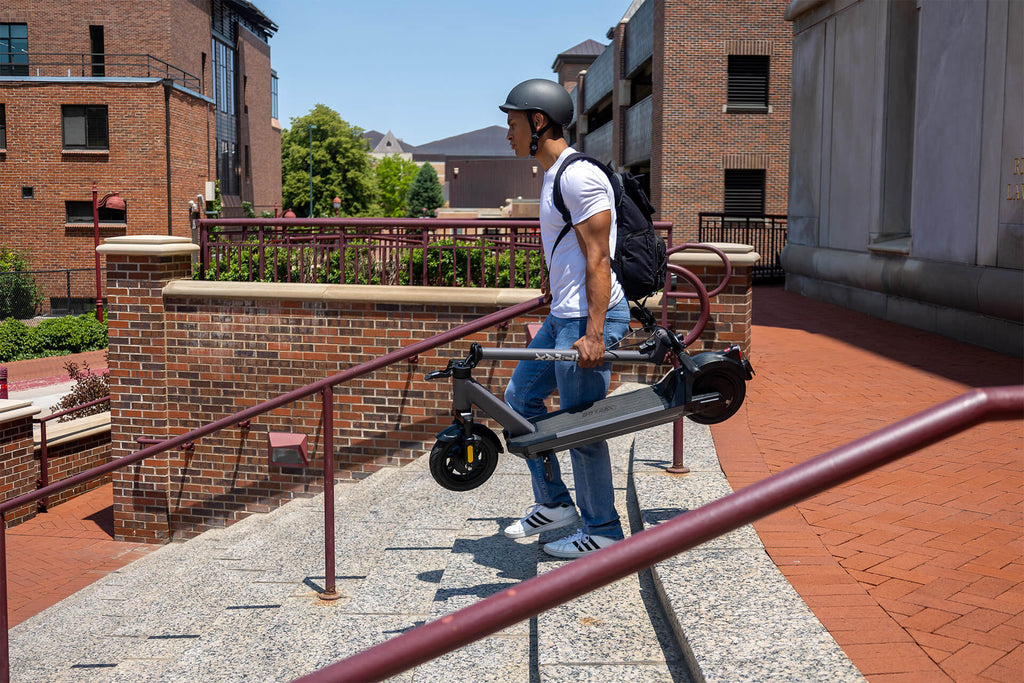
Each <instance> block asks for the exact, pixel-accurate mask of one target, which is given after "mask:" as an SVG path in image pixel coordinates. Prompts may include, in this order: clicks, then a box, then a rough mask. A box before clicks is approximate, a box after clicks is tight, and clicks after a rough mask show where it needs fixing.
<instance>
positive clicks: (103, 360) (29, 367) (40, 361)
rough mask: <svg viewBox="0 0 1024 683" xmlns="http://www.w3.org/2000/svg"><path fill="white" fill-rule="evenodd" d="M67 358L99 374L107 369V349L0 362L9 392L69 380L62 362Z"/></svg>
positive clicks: (65, 361)
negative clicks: (84, 364)
mask: <svg viewBox="0 0 1024 683" xmlns="http://www.w3.org/2000/svg"><path fill="white" fill-rule="evenodd" d="M69 360H73V361H75V362H76V363H78V365H79V366H81V365H83V363H87V364H88V365H89V369H90V370H91V371H92V372H94V373H96V374H99V373H101V372H103V371H104V370H106V369H107V351H106V349H101V350H99V351H89V352H86V353H79V354H75V355H73V356H50V357H48V358H33V359H32V360H19V361H16V362H14V363H0V365H2V366H3V367H5V368H7V385H8V386H7V388H8V391H10V392H15V391H25V390H28V389H35V388H36V387H41V386H48V385H50V384H61V383H63V382H68V381H70V380H69V379H68V373H67V370H65V369H64V364H65V363H67V362H68V361H69Z"/></svg>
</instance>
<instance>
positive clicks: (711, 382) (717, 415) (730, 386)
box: [687, 363, 747, 425]
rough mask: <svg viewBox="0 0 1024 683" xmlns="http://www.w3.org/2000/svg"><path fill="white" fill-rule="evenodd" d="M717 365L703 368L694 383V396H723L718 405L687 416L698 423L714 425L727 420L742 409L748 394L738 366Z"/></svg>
mask: <svg viewBox="0 0 1024 683" xmlns="http://www.w3.org/2000/svg"><path fill="white" fill-rule="evenodd" d="M717 365H718V366H717V367H710V368H707V369H703V368H702V371H703V372H702V374H700V375H698V376H697V379H696V381H694V383H693V395H694V396H699V395H700V394H710V393H718V394H719V395H720V396H721V397H722V400H721V402H720V403H718V404H717V405H716V406H714V407H712V408H708V409H706V410H703V411H701V412H699V413H693V414H691V415H688V416H687V417H689V418H690V419H691V420H693V421H694V422H696V423H698V424H702V425H714V424H718V423H720V422H725V421H726V420H728V419H729V418H730V417H732V416H733V415H735V414H736V411H737V410H739V409H740V406H741V405H743V398H744V397H745V396H746V394H747V385H746V383H745V382H744V381H743V377H742V376H741V375H740V373H739V371H738V370H736V368H734V367H732V366H729V365H726V364H724V363H720V364H717Z"/></svg>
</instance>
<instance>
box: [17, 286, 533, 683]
mask: <svg viewBox="0 0 1024 683" xmlns="http://www.w3.org/2000/svg"><path fill="white" fill-rule="evenodd" d="M546 303H547V298H546V297H537V298H534V299H530V300H528V301H525V302H523V303H521V304H517V305H515V306H510V307H508V308H505V309H502V310H499V311H495V312H494V313H491V314H488V315H485V316H481V317H480V318H477V319H476V320H473V321H471V322H468V323H465V324H463V325H459V326H458V327H454V328H452V329H450V330H448V331H447V332H442V333H440V334H437V335H434V336H433V337H429V338H427V339H424V340H422V341H419V342H416V343H414V344H410V345H409V346H406V347H404V348H400V349H396V350H395V351H392V352H390V353H387V354H385V355H383V356H381V357H379V358H377V359H375V360H372V361H367V362H365V363H361V364H359V365H356V366H353V367H351V368H348V369H346V370H344V371H342V372H339V373H337V374H334V375H331V376H330V377H327V378H324V379H322V380H319V381H317V382H314V383H312V384H308V385H306V386H304V387H300V388H298V389H295V390H293V391H290V392H288V393H286V394H282V395H280V396H277V397H276V398H272V399H270V400H268V401H264V402H263V403H260V404H258V405H255V406H252V407H251V408H246V409H245V410H241V411H239V412H237V413H235V414H233V415H228V416H227V417H224V418H221V419H219V420H216V421H214V422H211V423H209V424H207V425H204V426H202V427H199V428H197V429H193V430H192V431H190V432H186V433H184V434H181V435H179V436H175V437H172V438H170V439H166V440H163V441H160V442H159V443H156V444H153V445H151V446H148V447H146V448H143V449H142V450H140V451H137V452H135V453H132V454H131V455H126V456H124V457H121V458H118V459H117V460H112V461H110V462H108V463H106V464H104V465H100V466H98V467H94V468H92V469H90V470H87V471H85V472H82V473H80V474H76V475H74V476H71V477H68V478H67V479H64V480H63V481H60V482H57V483H54V484H49V485H47V486H44V487H42V488H40V489H38V490H36V491H33V492H31V493H25V494H22V495H20V496H16V497H14V498H11V499H10V500H6V501H4V502H3V503H0V683H9V682H10V664H9V662H10V658H9V656H8V652H9V640H8V628H9V626H8V617H7V609H8V607H7V602H8V600H7V547H6V543H7V541H6V536H7V534H6V515H7V513H8V512H10V511H12V510H15V509H17V508H19V507H21V506H23V505H27V504H29V503H33V502H37V501H39V500H43V499H45V498H46V497H47V496H51V495H54V494H56V493H60V492H61V491H64V490H67V489H69V488H73V487H75V486H78V485H80V484H84V483H86V482H88V481H92V480H93V479H97V478H99V477H102V476H104V475H106V474H109V473H112V472H115V471H117V470H120V469H124V468H125V467H128V466H129V465H133V464H135V463H137V462H141V461H142V460H145V459H146V458H150V457H152V456H155V455H159V454H160V453H163V452H165V451H169V450H173V449H175V448H180V447H187V445H188V444H189V443H192V442H195V441H197V440H198V439H200V438H202V437H204V436H208V435H210V434H213V433H215V432H218V431H220V430H222V429H227V428H229V427H232V426H235V425H239V424H241V423H246V424H248V423H249V422H250V421H251V420H252V419H253V418H255V417H258V416H259V415H263V414H264V413H268V412H270V411H272V410H275V409H277V408H280V407H282V406H285V405H288V404H290V403H293V402H295V401H298V400H301V399H304V398H307V397H309V396H312V395H314V394H321V397H322V411H323V412H322V419H323V435H324V438H323V442H324V472H323V479H324V565H325V574H324V576H325V582H324V583H325V586H324V591H323V593H321V597H323V598H325V599H331V598H333V597H334V596H336V595H337V587H336V584H335V552H334V486H333V483H334V434H333V432H334V427H333V419H334V387H335V386H336V385H338V384H341V383H343V382H347V381H349V380H352V379H356V378H358V377H362V376H363V375H366V374H369V373H371V372H374V371H376V370H379V369H381V368H383V367H386V366H388V365H391V364H392V363H397V362H400V361H403V360H407V359H409V358H412V357H414V356H418V355H420V354H422V353H426V352H427V351H430V350H431V349H434V348H437V347H439V346H442V345H444V344H447V343H450V342H452V341H455V340H457V339H460V338H462V337H464V336H468V335H471V334H474V333H476V332H479V331H481V330H485V329H487V328H489V327H492V326H494V325H498V324H500V323H504V322H507V321H509V320H512V319H514V318H516V317H517V316H520V315H524V314H526V313H529V312H530V311H533V310H535V309H537V308H539V307H541V306H543V305H545V304H546Z"/></svg>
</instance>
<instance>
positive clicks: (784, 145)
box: [553, 0, 792, 242]
mask: <svg viewBox="0 0 1024 683" xmlns="http://www.w3.org/2000/svg"><path fill="white" fill-rule="evenodd" d="M787 5H788V2H786V0H761V1H758V2H754V1H751V2H743V3H735V2H725V1H724V0H645V1H642V2H641V1H640V0H637V1H635V2H633V4H632V5H631V6H630V7H629V9H628V10H627V12H626V14H625V16H624V17H623V18H622V20H621V21H620V22H619V23H618V24H617V25H616V26H614V27H613V28H612V29H611V30H610V31H609V35H608V37H609V38H611V41H612V42H611V44H610V45H608V46H607V47H606V48H605V49H604V51H603V52H601V53H600V55H599V56H597V58H596V59H594V60H593V62H592V63H591V64H590V65H589V66H588V67H587V68H586V69H585V70H583V71H580V68H579V64H578V61H577V60H576V59H574V56H575V54H574V53H576V52H579V50H575V49H574V50H569V51H567V52H566V53H563V54H561V55H559V56H558V57H557V58H556V60H555V63H554V65H553V69H554V71H555V72H556V73H557V74H558V78H559V82H561V83H562V84H563V85H565V86H566V87H567V88H568V89H569V90H570V93H572V94H573V95H574V97H575V100H576V111H577V117H576V121H575V122H574V124H573V126H571V127H570V130H569V137H570V141H571V142H572V143H573V144H574V145H575V146H576V147H577V148H578V149H580V150H581V151H584V152H587V153H588V154H591V155H592V156H595V157H597V158H599V159H601V160H603V161H610V162H611V163H612V165H613V166H617V167H619V168H625V169H629V170H631V171H632V172H634V173H637V174H647V175H648V181H647V182H648V183H649V185H650V193H651V199H652V200H653V202H654V204H655V206H657V207H658V210H659V213H658V218H659V219H661V220H669V221H672V222H673V223H674V224H675V226H676V238H677V240H676V241H677V242H678V241H681V240H694V239H696V237H697V227H698V214H699V213H701V212H714V213H726V214H729V215H730V216H745V215H762V214H785V213H786V197H787V187H788V170H789V100H790V68H791V43H792V38H791V29H790V27H789V26H788V25H787V23H786V22H785V20H784V18H783V15H784V13H785V10H786V6H787ZM574 80H575V81H578V82H577V84H576V86H575V87H573V81H574Z"/></svg>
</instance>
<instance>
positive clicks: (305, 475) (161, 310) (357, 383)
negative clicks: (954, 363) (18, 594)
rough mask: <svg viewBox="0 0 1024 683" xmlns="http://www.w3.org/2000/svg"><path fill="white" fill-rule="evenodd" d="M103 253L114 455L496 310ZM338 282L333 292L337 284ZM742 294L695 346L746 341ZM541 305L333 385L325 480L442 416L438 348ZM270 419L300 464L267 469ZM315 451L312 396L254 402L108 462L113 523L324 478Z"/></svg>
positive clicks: (428, 440) (279, 493)
mask: <svg viewBox="0 0 1024 683" xmlns="http://www.w3.org/2000/svg"><path fill="white" fill-rule="evenodd" d="M109 264H110V265H109V271H108V284H107V291H108V293H109V297H110V305H109V307H108V311H109V316H110V352H109V367H110V385H111V443H112V456H113V457H121V456H124V455H128V454H130V453H132V452H136V451H138V450H139V446H138V445H137V443H136V439H137V438H138V437H141V436H145V437H151V438H159V439H166V438H173V437H177V436H180V435H182V434H185V433H188V432H190V431H193V430H195V429H198V428H200V427H203V426H206V425H208V424H210V423H212V422H214V421H216V420H219V419H223V418H228V417H230V416H232V415H234V414H236V413H238V412H239V411H240V410H242V409H244V408H249V407H252V406H255V405H257V404H259V403H262V402H264V401H267V400H270V399H272V398H275V397H278V396H281V395H283V394H285V393H287V392H290V391H293V390H296V389H299V388H302V387H304V386H306V385H309V384H311V383H313V382H316V381H318V380H321V379H324V378H326V377H330V376H332V375H335V374H337V373H338V372H341V371H342V370H344V369H347V368H351V367H354V366H356V365H358V364H360V363H364V362H366V361H370V360H373V359H376V358H378V357H380V356H381V355H383V354H385V353H387V352H390V351H393V350H396V349H398V348H401V347H404V346H408V345H409V344H411V343H413V342H414V341H419V340H421V339H424V338H427V337H430V336H433V335H435V334H437V333H440V332H443V331H447V330H450V329H452V328H454V327H456V326H458V325H460V324H463V323H465V322H468V321H470V320H474V319H477V318H479V317H480V316H482V315H485V314H488V313H491V312H493V311H494V310H496V307H495V305H493V304H480V305H471V304H459V303H456V302H452V303H444V302H438V303H434V301H433V300H431V301H429V302H427V303H415V302H409V303H388V302H385V301H375V302H361V301H351V300H345V299H344V298H343V297H333V296H332V297H329V298H327V299H322V298H319V296H316V297H315V298H312V297H311V300H303V299H302V298H285V299H279V298H276V297H274V296H273V295H272V294H270V293H267V292H263V293H262V294H256V293H252V294H249V293H248V292H247V291H246V290H245V289H244V286H243V290H242V291H241V292H239V293H238V294H233V295H225V293H224V288H223V287H221V288H218V285H217V284H216V283H211V286H210V289H209V291H210V294H209V295H199V294H194V293H192V294H184V293H180V294H175V293H174V291H179V292H180V291H181V290H180V289H178V288H174V289H173V290H171V291H165V285H166V284H167V283H168V282H169V281H170V280H172V279H176V278H179V277H181V276H183V275H185V274H187V273H188V270H189V266H190V259H189V256H188V255H180V256H147V255H143V254H133V255H118V254H111V255H110V256H109ZM706 275H707V277H708V278H709V279H712V278H713V277H714V276H713V274H711V273H707V274H706ZM273 287H274V286H272V285H271V286H268V289H269V288H273ZM335 287H336V288H337V293H343V292H344V291H345V290H346V289H347V288H346V287H345V286H335ZM333 289H334V288H332V291H333ZM310 291H313V290H312V289H311V290H310ZM381 291H382V292H383V291H384V290H383V289H382V290H381ZM409 291H410V292H412V291H413V290H412V289H410V290H409ZM316 292H320V289H316ZM749 294H750V292H749V278H748V277H747V276H746V275H744V274H739V275H738V276H736V280H735V281H734V283H733V284H732V285H731V286H730V289H727V290H726V291H725V292H724V293H723V294H722V295H720V297H719V299H718V300H717V301H716V304H715V306H716V308H715V309H714V314H713V322H712V325H711V328H710V330H709V333H708V334H707V335H705V338H704V339H702V340H701V342H699V343H697V344H694V345H693V346H691V350H692V351H699V350H702V349H703V348H705V347H711V348H722V347H724V346H725V345H727V344H728V343H732V342H740V343H743V342H746V344H747V346H746V347H745V351H749V310H746V311H744V310H743V309H744V307H746V308H747V309H749V304H750V296H749ZM292 296H293V297H294V296H296V295H294V294H293V295H292ZM242 297H244V298H242ZM727 297H732V298H733V299H734V300H733V301H728V300H726V298H727ZM681 308H686V305H685V304H683V305H682V306H681ZM544 313H545V311H544V310H541V311H539V312H537V313H536V314H531V315H526V316H522V317H520V318H519V319H517V320H515V321H514V322H513V323H512V324H510V325H509V326H508V327H506V328H492V329H489V330H486V331H483V332H480V333H477V334H475V335H473V336H472V337H470V338H467V339H463V340H459V341H457V342H454V343H452V344H449V345H447V346H444V347H441V348H440V349H436V350H433V351H429V352H424V353H423V354H421V355H420V357H419V358H418V362H416V363H411V362H402V363H398V364H394V365H392V366H389V367H386V368H383V369H380V370H377V371H375V372H373V373H371V374H368V375H366V376H363V377H360V378H356V379H353V380H351V381H348V382H345V383H343V384H341V385H338V386H337V387H336V389H335V394H334V401H335V420H334V422H335V432H334V434H335V460H336V463H337V465H336V477H337V479H338V480H345V479H359V478H362V477H365V476H367V475H368V474H369V473H371V472H373V471H375V470H377V469H379V468H380V467H382V466H388V465H401V464H405V463H408V462H410V461H411V460H412V459H414V458H417V457H419V456H421V455H423V454H424V453H425V452H427V451H428V450H429V448H430V447H431V445H432V444H433V442H434V439H435V437H436V435H437V433H438V432H439V431H441V430H442V429H444V428H446V427H447V426H448V425H449V424H450V423H451V417H450V411H451V395H450V391H451V388H450V383H449V382H446V381H441V382H438V383H433V382H426V381H425V380H424V379H423V375H424V374H425V373H426V372H429V371H432V370H435V369H440V368H442V367H444V366H445V364H446V363H447V360H448V359H449V358H453V357H463V356H464V355H465V353H466V352H467V350H468V348H469V344H470V342H472V341H477V342H479V343H481V344H483V345H485V346H511V347H520V346H523V345H524V344H525V341H526V340H525V325H526V323H528V322H539V321H540V320H542V317H543V315H544ZM687 324H688V323H683V324H677V325H676V326H677V327H678V328H679V329H683V328H684V326H685V325H687ZM511 371H512V364H511V363H508V364H485V365H484V366H483V367H481V369H480V370H479V371H478V372H477V373H476V374H475V376H476V379H477V380H478V381H479V382H481V384H484V385H485V386H488V387H490V388H491V390H492V391H494V393H495V394H497V395H499V396H500V395H501V394H502V393H503V391H504V387H505V386H506V384H507V381H508V378H509V376H510V375H511ZM665 371H666V368H651V367H649V366H641V367H638V368H630V367H629V366H625V367H623V368H618V372H617V373H616V374H615V375H614V376H613V382H614V383H615V384H618V383H619V382H622V381H636V380H640V381H647V380H653V379H657V378H658V377H660V376H661V375H662V374H664V372H665ZM492 426H494V427H495V428H496V429H497V425H492ZM268 431H296V432H300V433H304V434H306V435H308V437H309V455H310V459H311V463H310V467H309V468H308V469H307V470H294V469H292V470H281V469H274V468H270V467H269V466H268V463H267V445H266V433H267V432H268ZM322 463H323V431H322V411H321V396H320V395H319V394H317V395H313V396H311V397H307V398H303V399H301V400H297V401H295V402H292V403H289V404H287V405H284V406H282V407H281V408H278V409H276V410H274V411H271V412H270V413H267V414H265V415H262V416H258V417H256V418H255V419H254V420H253V421H252V423H251V424H250V425H248V426H247V427H246V428H244V429H243V428H240V427H237V426H231V427H228V428H226V429H223V430H221V431H219V432H216V433H213V434H210V435H207V436H205V437H203V438H201V439H200V440H199V441H198V442H196V444H195V446H194V449H193V450H182V451H175V452H170V453H163V454H160V455H158V456H154V457H152V458H149V459H147V460H145V461H144V462H142V463H139V464H137V465H134V466H132V467H130V468H128V469H127V470H123V471H120V472H117V473H115V474H114V503H115V508H114V520H115V533H116V535H117V537H118V538H120V539H123V540H128V539H131V540H141V541H148V542H163V541H166V540H169V539H173V538H189V537H191V536H194V535H196V534H198V533H200V532H202V531H203V530H205V529H207V528H210V527H211V526H221V525H226V524H230V523H233V522H234V521H236V520H237V519H240V518H242V517H244V516H246V515H247V514H249V513H251V512H253V511H256V510H266V509H269V508H272V507H276V506H277V505H279V504H280V503H281V502H282V501H284V500H287V499H289V498H291V497H294V496H306V495H312V494H314V493H317V492H319V491H321V490H322V482H321V476H320V474H319V472H321V471H322Z"/></svg>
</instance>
